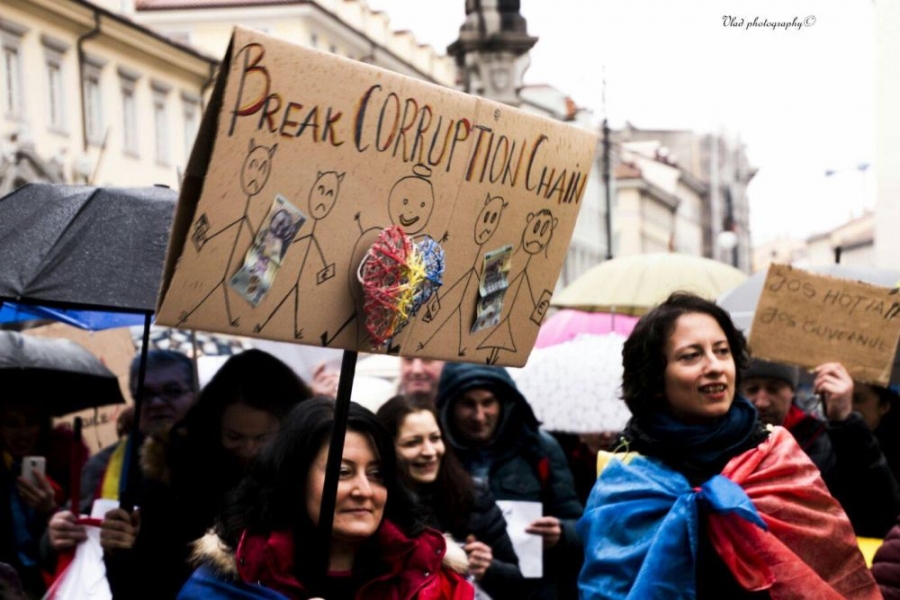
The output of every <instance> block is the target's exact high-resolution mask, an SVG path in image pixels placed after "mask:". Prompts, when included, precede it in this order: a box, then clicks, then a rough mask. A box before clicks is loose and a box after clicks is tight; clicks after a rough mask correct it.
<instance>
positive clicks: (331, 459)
mask: <svg viewBox="0 0 900 600" xmlns="http://www.w3.org/2000/svg"><path fill="white" fill-rule="evenodd" d="M356 356H357V353H356V351H355V350H344V355H343V359H342V360H341V375H340V379H338V391H337V398H336V399H335V401H334V431H333V432H332V434H331V444H330V445H329V446H328V462H327V463H326V464H325V484H324V487H323V489H322V506H321V509H320V510H319V527H318V530H319V539H320V540H321V541H322V544H323V546H324V550H325V551H324V552H322V553H321V554H320V555H319V559H320V561H321V562H320V564H319V565H317V566H318V567H319V568H318V569H316V570H315V571H314V573H316V575H319V574H321V576H322V577H323V578H324V577H325V575H326V574H327V572H328V557H329V554H330V552H329V547H330V545H331V531H332V526H333V525H334V506H335V502H336V500H337V486H338V476H339V474H340V468H341V459H342V458H343V454H344V438H345V437H346V434H347V415H348V413H349V411H350V393H351V392H352V391H353V377H354V375H355V374H356Z"/></svg>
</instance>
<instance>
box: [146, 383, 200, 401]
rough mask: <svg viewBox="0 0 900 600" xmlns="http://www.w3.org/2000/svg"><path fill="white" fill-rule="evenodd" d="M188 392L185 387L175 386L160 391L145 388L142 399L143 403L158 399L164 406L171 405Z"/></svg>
mask: <svg viewBox="0 0 900 600" xmlns="http://www.w3.org/2000/svg"><path fill="white" fill-rule="evenodd" d="M189 391H191V390H189V389H188V388H185V387H181V386H177V385H172V386H166V387H164V388H162V389H160V390H156V389H153V388H148V387H145V388H144V396H143V399H144V402H148V403H149V402H151V401H152V400H153V399H154V398H159V399H160V400H162V401H163V402H165V403H166V404H171V403H173V402H175V401H176V400H178V399H179V398H181V397H182V396H184V395H185V394H187V393H188V392H189Z"/></svg>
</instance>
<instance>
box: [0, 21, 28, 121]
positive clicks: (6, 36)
mask: <svg viewBox="0 0 900 600" xmlns="http://www.w3.org/2000/svg"><path fill="white" fill-rule="evenodd" d="M27 31H28V29H27V28H26V27H23V26H21V25H16V24H15V23H12V22H10V21H6V20H0V43H2V47H3V65H2V68H3V90H2V91H3V112H4V114H5V115H6V116H7V117H10V118H13V119H17V120H18V119H22V118H24V117H25V90H24V87H23V85H22V36H24V35H25V33H26V32H27Z"/></svg>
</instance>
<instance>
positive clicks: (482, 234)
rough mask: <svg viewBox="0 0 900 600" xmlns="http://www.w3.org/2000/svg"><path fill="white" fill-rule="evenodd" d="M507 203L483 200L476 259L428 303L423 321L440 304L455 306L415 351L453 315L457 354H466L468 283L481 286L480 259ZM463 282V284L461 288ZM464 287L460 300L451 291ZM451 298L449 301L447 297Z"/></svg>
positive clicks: (496, 198)
mask: <svg viewBox="0 0 900 600" xmlns="http://www.w3.org/2000/svg"><path fill="white" fill-rule="evenodd" d="M506 206H507V203H506V202H504V200H503V198H502V197H500V196H494V197H491V195H490V194H488V195H487V197H486V198H485V200H484V206H483V207H482V209H481V212H479V213H478V217H476V219H475V228H474V231H473V236H474V239H475V243H476V244H478V250H476V252H475V260H474V261H473V262H472V266H471V267H469V269H468V270H467V271H466V272H465V273H463V274H462V277H460V278H459V279H457V280H456V281H455V282H454V283H453V285H451V286H450V287H448V288H446V289H444V288H442V289H441V291H440V292H438V293H437V294H435V298H434V300H432V301H431V302H429V304H428V310H427V312H426V313H425V316H423V317H422V321H424V322H425V323H430V322H431V321H432V320H433V319H434V317H435V315H436V314H437V312H438V311H439V310H440V308H441V303H443V304H447V305H448V306H455V308H454V309H453V311H452V312H450V314H449V315H447V317H446V318H445V319H444V320H443V321H441V324H440V325H438V327H437V329H435V330H434V332H432V334H431V335H430V336H429V337H428V339H427V340H425V341H424V342H419V344H418V346H417V347H416V350H421V349H422V348H424V347H425V346H427V345H428V344H429V343H430V342H431V340H432V339H434V336H436V335H437V334H438V332H439V331H440V330H441V329H443V328H444V326H445V325H446V324H447V323H448V322H449V321H450V319H452V318H453V317H456V318H457V321H458V324H459V337H458V338H457V340H458V341H457V353H458V354H459V356H465V355H466V349H465V348H463V345H462V343H463V336H464V335H465V334H464V331H463V317H462V304H463V299H464V298H465V297H466V293H467V292H468V290H469V286H470V285H471V284H472V282H473V281H474V282H475V288H476V289H477V288H478V280H479V279H480V274H479V272H478V267H479V266H480V264H479V263H481V262H482V261H480V260H479V259H480V258H481V248H482V247H483V246H484V245H485V244H486V243H487V242H488V240H490V239H491V237H492V236H493V235H494V232H495V231H497V228H498V227H500V216H501V214H502V213H503V209H504V208H506ZM460 284H462V287H461V288H460V287H459V286H460ZM457 289H461V290H462V292H461V293H460V294H459V299H458V300H457V299H456V298H455V297H454V296H452V294H453V293H454V291H455V290H457ZM448 298H449V299H450V300H448Z"/></svg>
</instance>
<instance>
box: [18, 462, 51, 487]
mask: <svg viewBox="0 0 900 600" xmlns="http://www.w3.org/2000/svg"><path fill="white" fill-rule="evenodd" d="M46 469H47V459H46V458H44V457H43V456H26V457H24V458H23V459H22V477H24V478H25V481H27V482H28V483H31V484H34V485H37V479H36V478H35V476H34V474H35V473H38V474H40V476H41V477H46Z"/></svg>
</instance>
